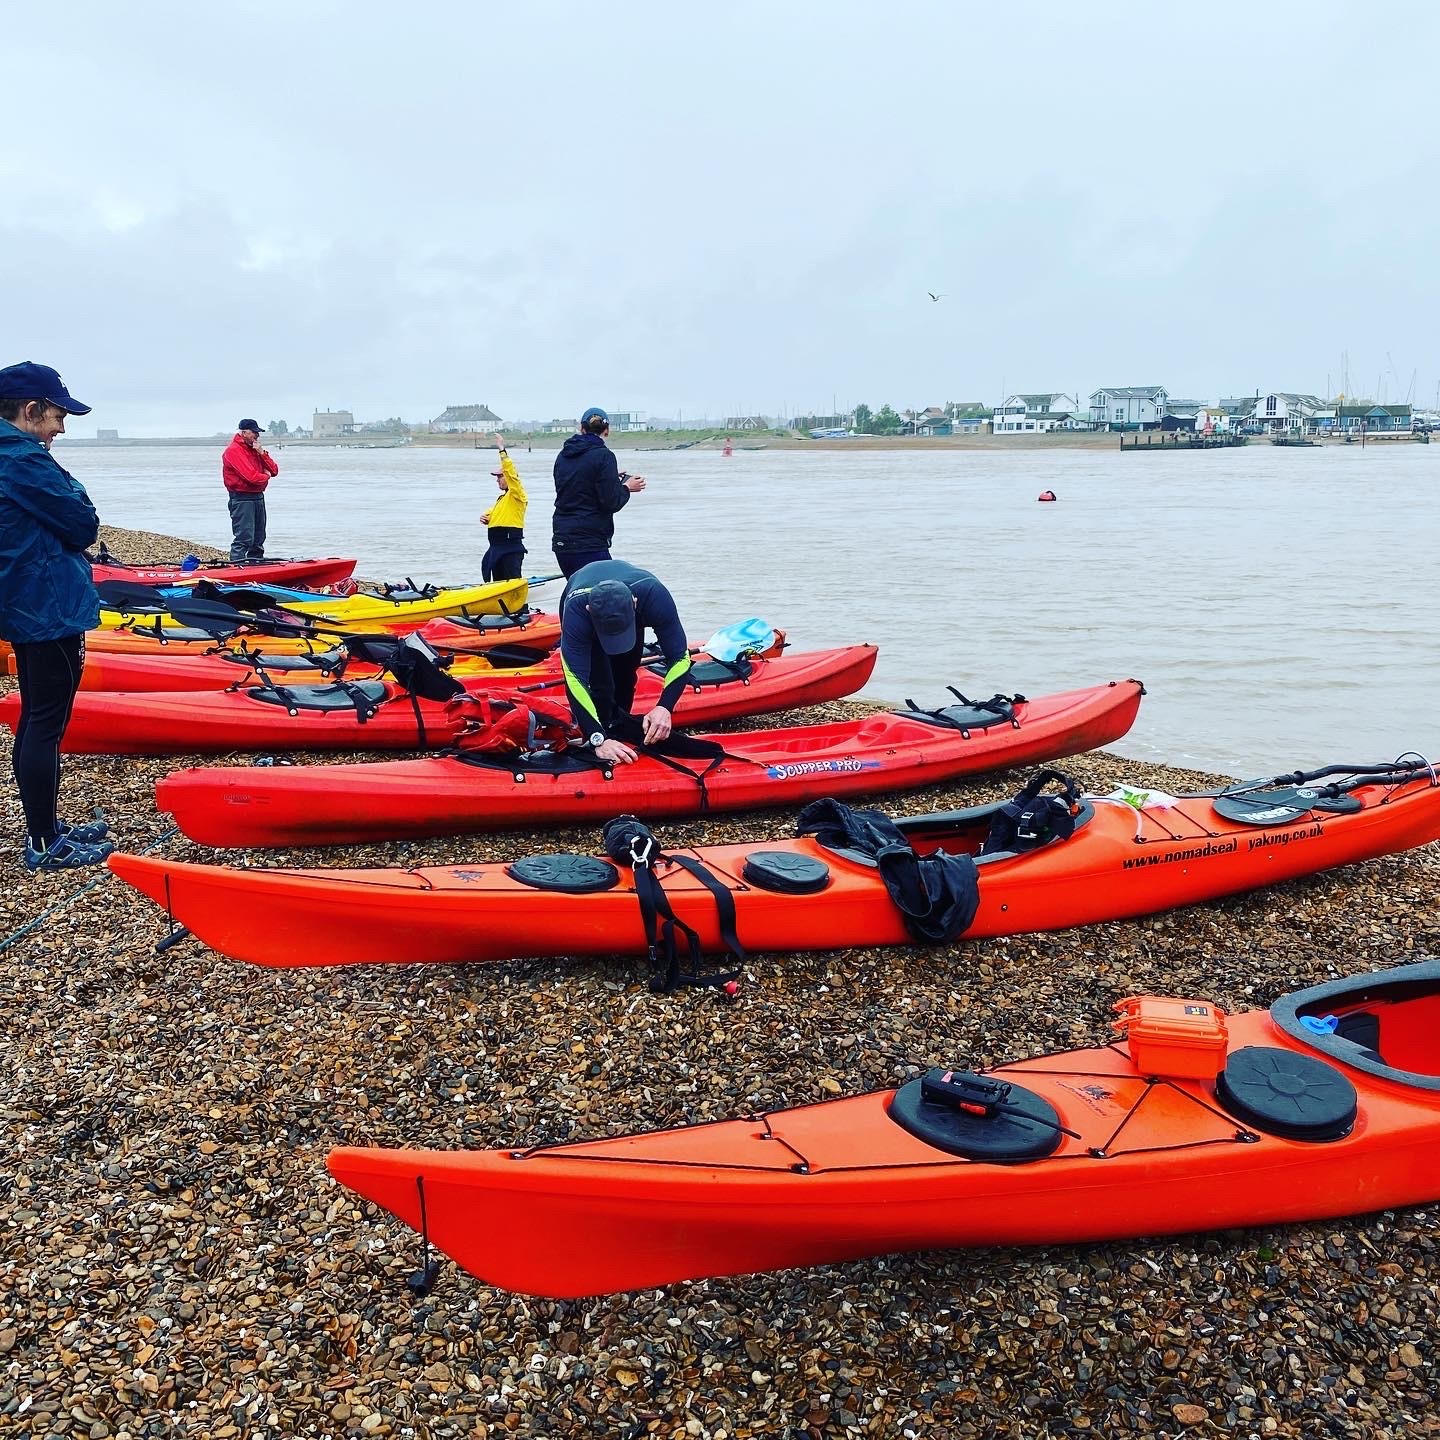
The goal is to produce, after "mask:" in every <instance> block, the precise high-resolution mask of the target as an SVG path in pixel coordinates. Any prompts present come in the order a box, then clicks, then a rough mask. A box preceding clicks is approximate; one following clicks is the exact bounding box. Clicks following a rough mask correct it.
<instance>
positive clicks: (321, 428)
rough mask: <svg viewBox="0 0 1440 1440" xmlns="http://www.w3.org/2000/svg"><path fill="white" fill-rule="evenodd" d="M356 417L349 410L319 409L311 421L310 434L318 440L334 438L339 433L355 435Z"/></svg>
mask: <svg viewBox="0 0 1440 1440" xmlns="http://www.w3.org/2000/svg"><path fill="white" fill-rule="evenodd" d="M354 433H355V417H354V415H352V414H351V413H350V411H348V410H317V411H316V412H315V415H314V418H313V419H312V420H311V422H310V434H311V435H312V436H313V437H314V438H315V439H316V440H332V439H334V438H335V436H337V435H353V434H354Z"/></svg>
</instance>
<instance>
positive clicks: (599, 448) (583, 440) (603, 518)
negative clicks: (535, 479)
mask: <svg viewBox="0 0 1440 1440" xmlns="http://www.w3.org/2000/svg"><path fill="white" fill-rule="evenodd" d="M629 499H630V492H629V491H628V490H627V489H626V488H625V485H624V482H623V481H622V480H621V479H620V467H619V465H618V464H617V463H616V461H615V456H614V455H613V454H612V453H611V451H610V448H609V447H608V446H607V445H606V444H605V441H604V440H603V439H602V438H601V437H600V436H599V435H591V434H589V433H587V432H585V431H582V432H581V433H580V434H578V435H572V436H571V437H570V438H569V439H568V440H567V441H566V442H565V444H564V445H563V446H561V449H560V453H559V454H558V455H557V456H556V457H555V522H554V525H553V527H552V531H551V546H552V548H553V549H554V551H555V553H556V554H557V555H560V554H564V553H566V552H570V553H572V554H573V553H576V552H580V553H583V552H584V551H587V550H608V549H609V548H610V542H611V541H612V540H613V539H614V538H615V512H616V511H617V510H620V509H622V508H623V507H624V506H625V505H626V503H627V502H628V501H629Z"/></svg>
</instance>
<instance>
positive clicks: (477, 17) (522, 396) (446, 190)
mask: <svg viewBox="0 0 1440 1440" xmlns="http://www.w3.org/2000/svg"><path fill="white" fill-rule="evenodd" d="M5 50H6V57H5V65H4V71H5V85H6V92H7V94H6V110H7V113H8V114H9V116H10V117H11V124H10V125H9V126H7V130H8V132H9V135H10V139H9V141H8V142H7V144H6V145H5V146H4V147H3V149H0V180H3V183H4V193H5V196H6V202H7V203H6V204H5V205H4V206H3V208H0V265H3V274H4V285H5V296H4V303H3V307H0V355H3V359H0V363H9V362H10V361H11V360H16V359H35V360H41V361H45V362H48V363H51V364H54V365H56V366H57V367H58V368H59V369H60V370H61V371H62V373H63V374H64V375H65V377H66V379H67V381H68V382H69V383H70V384H71V386H72V388H73V389H74V391H75V392H76V393H77V394H78V395H80V396H81V397H82V398H84V399H87V400H89V401H90V403H92V404H93V405H94V406H95V407H96V410H95V415H94V416H93V417H92V420H91V421H89V422H79V423H77V425H76V426H75V427H74V433H80V434H84V433H90V431H91V430H92V428H93V425H94V424H99V425H102V426H118V427H119V428H120V429H121V430H122V432H126V433H130V434H166V433H198V434H208V433H211V432H213V431H218V430H224V429H227V428H229V427H231V426H233V424H234V422H235V420H236V419H237V418H238V417H239V415H240V414H242V413H246V414H250V413H253V414H256V415H258V416H259V418H260V419H261V422H262V423H264V422H265V421H266V420H268V419H269V418H271V417H276V416H283V417H285V418H286V419H288V420H289V421H290V423H291V424H295V423H297V422H299V421H306V422H308V417H309V414H310V412H311V410H312V409H314V408H317V407H320V408H326V407H345V408H349V409H352V410H354V411H355V413H356V415H357V416H358V417H361V418H367V419H369V418H383V417H385V416H387V415H393V414H402V415H404V416H405V417H406V418H408V419H419V418H425V417H428V416H431V415H434V414H437V413H438V412H439V411H440V410H441V409H442V408H443V407H444V406H445V405H446V404H448V403H469V402H475V401H483V402H485V403H487V404H489V405H490V406H491V407H492V408H493V409H494V410H496V411H497V412H498V413H499V414H500V415H502V416H504V417H506V418H507V419H511V418H513V419H520V418H548V417H550V416H551V415H574V414H576V413H578V412H579V410H580V409H582V408H583V407H584V406H585V405H587V404H592V403H599V404H604V405H607V406H609V407H611V408H621V409H624V408H631V409H639V410H644V411H646V412H648V413H650V414H674V413H675V412H676V411H677V410H683V411H684V412H686V413H687V414H690V415H695V414H700V413H709V414H712V415H716V414H722V413H726V412H734V411H737V410H739V411H746V412H752V411H764V412H769V413H774V412H776V411H779V410H781V409H782V408H784V409H786V410H791V411H794V410H816V409H828V408H829V405H830V401H831V396H832V395H834V396H836V397H837V398H838V400H839V402H840V403H841V405H846V404H853V403H854V402H855V401H858V400H866V401H868V402H869V403H870V404H871V405H879V404H881V403H882V402H887V401H888V402H890V403H892V404H894V405H896V406H897V407H904V406H907V405H912V404H929V403H943V402H944V401H946V400H969V399H984V400H986V401H989V402H994V401H995V400H997V399H999V398H1000V397H1001V395H1002V393H1003V391H1002V387H1003V389H1004V390H1022V389H1023V390H1040V389H1052V388H1053V389H1057V390H1067V391H1068V390H1073V389H1075V388H1077V387H1078V388H1079V389H1080V390H1081V391H1082V392H1086V393H1088V391H1090V390H1091V389H1094V388H1095V387H1097V386H1100V385H1124V384H1164V385H1166V386H1168V387H1169V388H1170V390H1171V393H1172V394H1174V395H1177V396H1179V395H1185V396H1193V397H1197V398H1202V399H1205V398H1212V397H1214V396H1215V395H1217V394H1220V393H1225V394H1230V393H1244V392H1248V391H1253V390H1254V389H1255V388H1256V387H1263V388H1270V389H1276V388H1278V389H1295V390H1313V391H1319V390H1322V389H1323V388H1324V385H1325V381H1326V376H1327V373H1328V374H1329V377H1330V385H1331V389H1332V390H1336V389H1339V387H1340V366H1341V353H1342V351H1348V353H1349V365H1350V379H1351V391H1352V393H1359V394H1364V395H1367V396H1375V395H1377V385H1378V387H1379V389H1378V394H1379V395H1380V396H1382V397H1383V396H1385V395H1388V398H1390V399H1404V398H1405V397H1406V394H1407V392H1408V391H1409V389H1410V386H1411V380H1412V374H1415V373H1416V372H1418V376H1417V378H1416V381H1415V398H1416V400H1417V401H1420V402H1425V403H1431V402H1433V401H1434V398H1435V393H1436V384H1437V381H1440V356H1437V355H1436V351H1435V335H1436V319H1437V315H1440V305H1437V300H1440V278H1437V266H1436V263H1435V243H1436V232H1437V218H1440V215H1437V212H1440V114H1437V111H1440V106H1437V102H1436V101H1435V99H1434V95H1435V92H1436V90H1437V88H1440V86H1437V80H1436V76H1437V74H1440V7H1435V6H1432V5H1421V4H1414V5H1378V6H1375V7H1367V8H1364V9H1361V8H1357V7H1354V6H1343V5H1339V4H1290V3H1287V4H1273V5H1271V4H1259V3H1249V4H1245V5H1226V4H1218V5H1207V6H1203V7H1185V8H1184V9H1181V8H1179V7H1170V6H1157V5H1154V4H1143V5H1141V4H1135V5H1130V4H1124V5H1117V4H1106V3H1097V4H1092V5H1088V6H1079V7H1077V6H1074V5H1069V4H1066V5H1059V4H1045V3H1031V4H1028V5H1025V6H1023V7H1014V8H1013V9H1012V8H1011V7H1008V6H1002V7H995V6H986V7H978V8H977V7H971V6H961V5H957V4H954V3H939V4H919V3H916V4H904V3H901V4H893V5H874V4H869V5H861V4H853V3H836V0H830V3H824V4H821V3H813V4H812V3H801V4H782V5H776V4H773V3H767V4H745V3H740V4H727V5H723V6H699V5H676V4H674V3H673V0H672V3H667V4H650V3H633V4H630V3H615V4H611V5H609V6H595V5H582V4H571V3H565V0H548V3H546V4H544V5H518V6H512V7H509V8H508V9H501V8H500V7H498V6H493V5H479V4H473V3H425V0H417V3H412V4H410V5H403V6H401V5H395V4H393V3H386V4H384V5H381V4H376V3H372V0H359V3H351V4H341V3H338V0H336V3H323V0H308V3H307V0H274V3H271V0H238V3H237V0H231V3H229V4H227V5H225V6H223V7H221V6H213V7H212V6H199V5H195V4H194V3H193V0H192V3H186V4H183V5H182V4H170V3H156V0H149V3H141V4H137V5H117V4H114V3H94V0H79V3H72V4H70V5H67V6H66V7H65V11H64V14H63V17H61V18H57V17H54V16H51V17H46V16H45V15H44V14H42V13H40V12H36V13H34V14H32V15H31V16H30V19H29V20H28V21H26V22H24V23H21V24H15V23H13V18H12V22H11V23H7V25H6V29H5ZM17 117H34V120H35V124H36V130H35V133H34V134H27V132H26V130H25V128H24V126H23V125H19V124H16V123H15V121H16V119H17ZM927 290H936V291H942V292H944V293H945V298H944V299H943V300H942V301H940V302H939V303H938V304H934V303H932V302H931V301H930V300H929V299H928V298H927V297H926V293H925V292H926V291H927Z"/></svg>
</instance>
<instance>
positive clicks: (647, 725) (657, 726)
mask: <svg viewBox="0 0 1440 1440" xmlns="http://www.w3.org/2000/svg"><path fill="white" fill-rule="evenodd" d="M643 733H644V735H645V743H646V744H647V745H658V744H659V743H660V741H662V740H668V739H669V738H670V712H669V711H668V710H667V709H666V708H665V707H664V706H663V705H657V706H656V707H655V708H654V709H653V710H652V711H651V712H650V713H649V714H648V715H647V716H646V717H645V720H644V732H643Z"/></svg>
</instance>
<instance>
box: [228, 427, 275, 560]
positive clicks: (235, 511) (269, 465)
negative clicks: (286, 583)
mask: <svg viewBox="0 0 1440 1440" xmlns="http://www.w3.org/2000/svg"><path fill="white" fill-rule="evenodd" d="M264 433H265V432H264V431H263V430H262V429H261V428H260V422H259V421H258V420H242V421H241V422H240V423H239V425H237V426H236V427H235V438H234V439H233V440H232V441H231V442H230V443H229V444H228V445H227V446H226V447H225V454H224V456H223V457H222V458H221V461H220V475H221V478H222V479H223V480H224V481H225V489H226V490H227V491H229V494H230V533H231V536H232V538H231V541H230V559H231V561H232V562H233V563H235V564H237V565H238V564H239V563H241V562H242V561H245V560H263V559H264V558H265V487H266V486H267V485H268V484H269V483H270V479H271V477H272V476H274V475H278V474H279V473H280V467H279V465H277V464H276V463H275V461H274V460H272V459H271V458H270V452H269V451H268V450H266V449H264V448H263V447H262V446H261V444H260V437H261V436H262V435H263V434H264Z"/></svg>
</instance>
